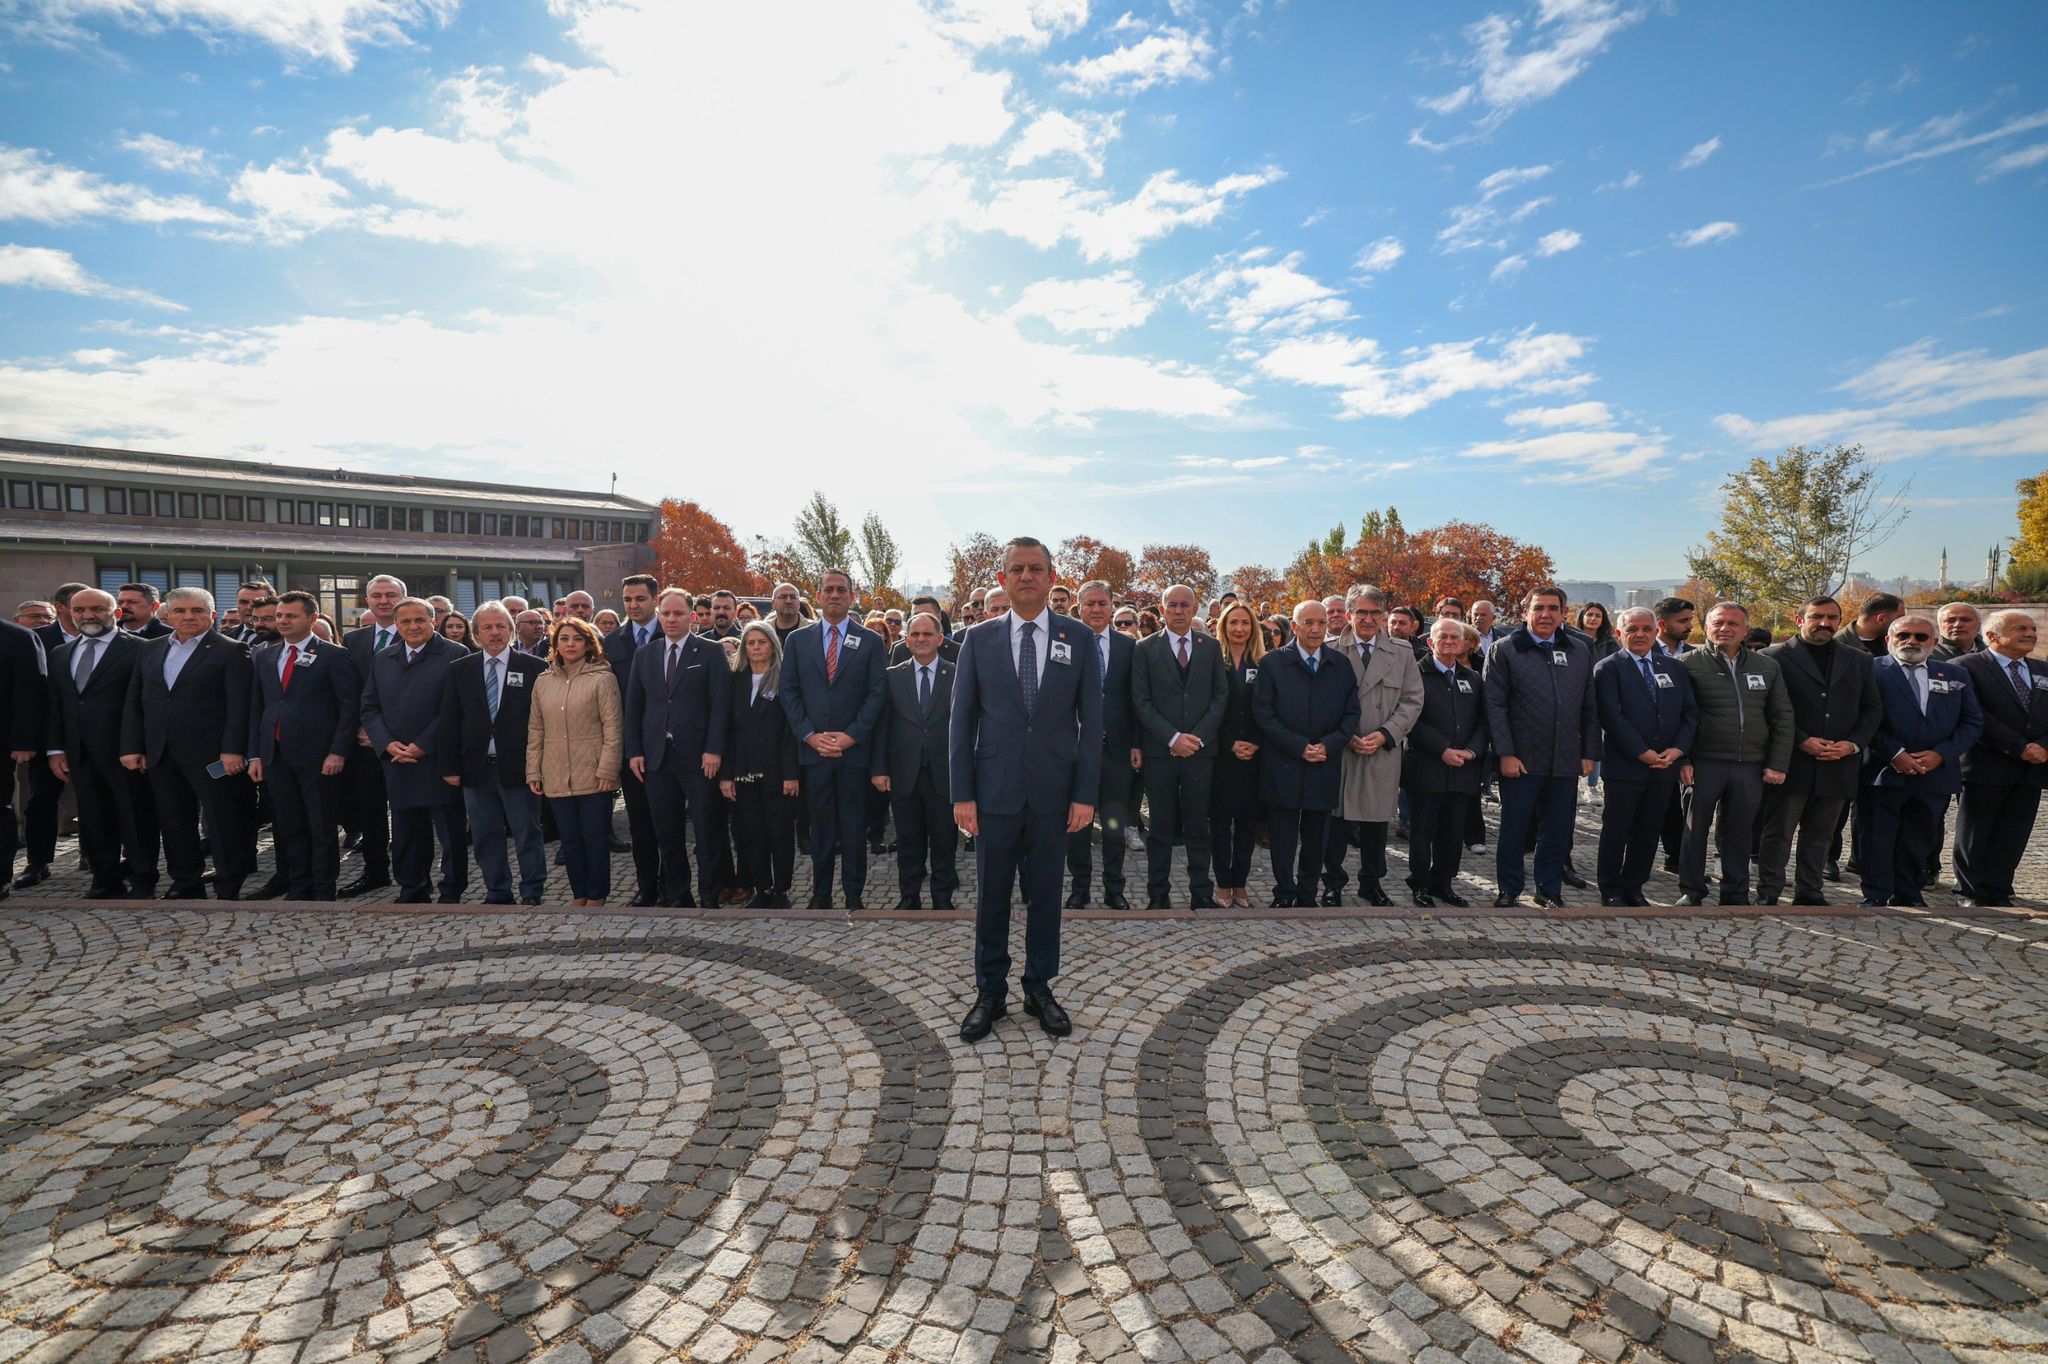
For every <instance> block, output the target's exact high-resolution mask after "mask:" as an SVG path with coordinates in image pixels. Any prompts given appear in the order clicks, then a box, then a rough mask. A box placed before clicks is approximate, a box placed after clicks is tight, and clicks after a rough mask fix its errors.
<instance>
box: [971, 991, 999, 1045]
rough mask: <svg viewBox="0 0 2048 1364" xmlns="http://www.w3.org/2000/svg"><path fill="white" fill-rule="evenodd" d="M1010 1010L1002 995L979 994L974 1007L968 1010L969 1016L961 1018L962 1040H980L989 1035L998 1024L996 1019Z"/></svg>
mask: <svg viewBox="0 0 2048 1364" xmlns="http://www.w3.org/2000/svg"><path fill="white" fill-rule="evenodd" d="M1009 1012H1010V1006H1009V1005H1007V1004H1005V1003H1004V1002H1003V999H1002V996H1000V995H978V996H976V997H975V1000H974V1007H973V1008H971V1009H969V1010H968V1011H967V1017H965V1018H963V1019H961V1020H960V1040H961V1041H962V1042H979V1041H980V1040H981V1039H982V1038H984V1037H987V1036H988V1035H989V1033H990V1032H991V1031H993V1030H994V1028H995V1026H996V1020H997V1019H999V1018H1002V1017H1003V1016H1004V1015H1006V1014H1008V1013H1009Z"/></svg>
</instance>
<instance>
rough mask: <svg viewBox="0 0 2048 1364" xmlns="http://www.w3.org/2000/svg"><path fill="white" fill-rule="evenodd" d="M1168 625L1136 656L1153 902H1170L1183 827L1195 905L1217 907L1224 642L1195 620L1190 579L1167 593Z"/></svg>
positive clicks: (1163, 605)
mask: <svg viewBox="0 0 2048 1364" xmlns="http://www.w3.org/2000/svg"><path fill="white" fill-rule="evenodd" d="M1159 609H1160V610H1161V611H1162V612H1163V613H1164V614H1165V617H1166V628H1165V629H1164V630H1161V631H1160V632H1159V633H1158V634H1156V635H1152V636H1149V637H1148V638H1145V639H1142V640H1140V641H1138V647H1137V650H1136V652H1135V653H1134V654H1133V655H1132V658H1131V716H1132V719H1133V720H1135V721H1136V723H1137V727H1138V732H1139V734H1140V736H1141V738H1140V741H1139V746H1140V747H1141V748H1142V749H1143V751H1144V755H1145V766H1144V776H1145V801H1146V804H1147V805H1148V806H1150V808H1151V811H1152V827H1151V829H1150V830H1149V831H1147V834H1146V838H1145V863H1146V870H1145V880H1146V893H1147V894H1148V895H1149V896H1150V903H1149V904H1148V905H1147V906H1146V908H1148V909H1167V908H1170V907H1171V906H1170V905H1169V903H1168V896H1167V876H1168V873H1169V872H1171V870H1172V869H1173V839H1174V832H1175V830H1176V829H1178V830H1179V832H1180V833H1181V835H1182V836H1183V838H1184V839H1185V841H1186V844H1187V850H1188V888H1189V890H1190V891H1192V893H1193V902H1192V906H1191V907H1192V908H1194V909H1215V908H1216V882H1215V880H1214V879H1213V871H1212V863H1211V860H1210V857H1209V787H1210V780H1211V778H1212V777H1213V775H1214V773H1215V770H1216V731H1217V730H1218V729H1219V728H1220V727H1221V726H1222V724H1223V711H1224V707H1225V706H1226V705H1227V704H1228V702H1229V699H1230V691H1229V683H1228V682H1227V680H1226V679H1225V677H1224V675H1223V648H1222V646H1221V645H1219V644H1217V643H1216V641H1215V640H1214V639H1212V638H1211V637H1209V636H1208V635H1205V634H1200V633H1198V632H1197V631H1196V630H1195V628H1194V624H1195V591H1194V589H1193V588H1191V587H1188V586H1186V585H1185V584H1182V583H1175V584H1174V585H1173V586H1172V587H1169V588H1167V589H1166V593H1165V595H1164V596H1162V597H1161V598H1160V599H1159Z"/></svg>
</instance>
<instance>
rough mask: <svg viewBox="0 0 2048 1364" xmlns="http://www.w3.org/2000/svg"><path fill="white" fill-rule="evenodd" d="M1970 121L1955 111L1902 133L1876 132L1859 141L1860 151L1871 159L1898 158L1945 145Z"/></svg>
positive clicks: (1888, 130) (1880, 130)
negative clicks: (1861, 144) (1861, 145)
mask: <svg viewBox="0 0 2048 1364" xmlns="http://www.w3.org/2000/svg"><path fill="white" fill-rule="evenodd" d="M1970 117H1971V115H1970V113H1969V111H1968V110H1964V109H1958V110H1957V111H1956V112H1955V113H1952V114H1936V115H1934V116H1933V117H1932V118H1929V119H1926V120H1924V121H1922V122H1921V123H1919V124H1917V125H1916V126H1914V127H1911V128H1908V129H1907V130H1906V131H1904V132H1900V131H1899V130H1898V129H1897V128H1895V127H1892V128H1879V129H1877V130H1876V131H1874V132H1872V133H1870V134H1869V135H1868V136H1866V137H1865V138H1864V139H1863V150H1864V151H1866V152H1869V153H1870V154H1871V155H1872V156H1898V155H1900V154H1901V153H1903V152H1910V151H1915V150H1917V149H1919V148H1921V147H1926V146H1930V145H1932V144H1934V143H1936V142H1946V141H1948V140H1949V139H1950V138H1952V137H1954V136H1955V135H1956V134H1958V133H1960V132H1961V131H1962V130H1963V129H1964V128H1966V127H1968V126H1969V123H1970Z"/></svg>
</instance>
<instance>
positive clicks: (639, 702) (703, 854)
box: [624, 630, 733, 905]
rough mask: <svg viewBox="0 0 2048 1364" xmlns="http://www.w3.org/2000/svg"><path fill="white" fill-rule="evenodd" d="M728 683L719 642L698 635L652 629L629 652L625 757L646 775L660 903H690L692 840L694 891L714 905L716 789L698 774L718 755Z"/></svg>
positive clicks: (726, 722)
mask: <svg viewBox="0 0 2048 1364" xmlns="http://www.w3.org/2000/svg"><path fill="white" fill-rule="evenodd" d="M671 652H673V654H674V666H673V667H671V666H670V654H671ZM732 682H733V672H732V665H731V663H730V662H729V661H728V660H727V659H726V656H725V648H724V646H723V645H720V644H718V643H717V642H716V641H714V640H711V639H707V638H705V637H704V636H703V635H685V636H683V638H681V639H679V640H674V641H671V640H670V639H669V638H668V637H667V636H666V635H664V634H663V633H662V632H661V631H659V630H657V631H655V634H654V639H653V642H651V643H648V644H644V645H641V646H640V647H639V648H638V649H637V650H636V651H635V652H634V654H633V664H632V672H631V676H630V678H629V680H628V681H627V684H626V761H627V763H628V764H630V763H631V762H632V760H633V759H635V758H639V759H641V760H642V763H643V766H644V768H645V771H646V774H647V775H646V778H645V781H644V786H645V788H646V792H647V807H648V812H649V813H650V814H651V815H652V817H653V820H654V831H655V837H656V839H657V840H659V844H658V846H659V848H660V852H661V888H660V891H659V893H658V898H659V899H660V901H661V903H663V904H665V905H687V904H689V903H690V853H689V844H690V842H692V841H694V842H695V843H696V845H697V891H698V894H699V895H700V896H701V897H702V900H703V903H704V904H706V905H716V904H717V903H718V849H717V847H716V845H715V844H714V843H713V842H712V830H713V828H714V825H713V822H712V817H711V802H712V801H714V800H716V799H718V793H717V788H716V787H714V786H713V785H712V781H711V779H710V778H707V777H706V776H705V775H704V759H705V758H706V757H708V756H716V757H718V758H719V759H720V761H721V763H722V762H723V760H724V754H725V735H726V730H727V729H728V728H730V727H731V724H732ZM624 780H625V781H626V782H627V783H629V784H642V783H634V781H633V774H632V772H631V771H628V772H627V773H626V774H625V776H624ZM685 831H687V832H688V834H689V835H690V837H689V838H687V839H686V838H685Z"/></svg>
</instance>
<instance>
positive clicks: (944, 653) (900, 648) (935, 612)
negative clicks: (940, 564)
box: [889, 595, 960, 668]
mask: <svg viewBox="0 0 2048 1364" xmlns="http://www.w3.org/2000/svg"><path fill="white" fill-rule="evenodd" d="M920 611H924V612H928V613H930V615H931V618H932V619H933V620H935V621H937V622H939V657H940V658H943V659H945V660H946V661H947V662H948V663H957V662H959V661H960V641H959V640H957V639H954V638H952V637H951V636H949V635H947V634H946V630H945V624H946V613H945V612H943V611H941V610H939V599H938V598H937V597H933V596H929V595H927V596H918V597H912V598H911V599H910V614H911V615H913V616H915V615H916V614H917V613H918V612H920ZM903 628H904V636H905V637H904V638H903V639H902V640H900V641H898V642H897V645H896V647H895V648H893V649H891V650H890V651H889V666H890V667H892V668H893V667H895V666H896V665H897V664H899V663H908V662H909V661H910V639H909V630H910V623H909V622H908V621H905V622H904V625H903Z"/></svg>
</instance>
